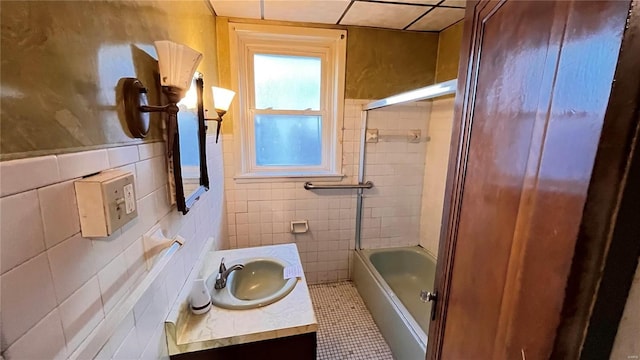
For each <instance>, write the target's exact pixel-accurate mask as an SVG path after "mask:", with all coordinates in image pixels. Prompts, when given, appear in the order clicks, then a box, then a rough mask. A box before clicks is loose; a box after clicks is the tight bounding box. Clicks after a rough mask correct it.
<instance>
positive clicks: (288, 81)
mask: <svg viewBox="0 0 640 360" xmlns="http://www.w3.org/2000/svg"><path fill="white" fill-rule="evenodd" d="M229 27H230V29H229V30H230V31H229V33H230V49H231V59H232V60H231V61H232V73H233V74H237V77H236V78H234V79H233V80H234V84H232V85H233V86H234V87H235V88H236V89H237V90H238V91H237V93H238V95H239V97H238V102H237V108H236V109H237V110H239V111H238V112H236V114H238V115H239V116H236V118H235V121H234V123H235V124H236V126H235V133H236V134H237V135H236V140H237V142H238V146H237V149H238V153H239V154H241V156H240V159H239V161H238V166H239V167H238V168H239V170H240V173H239V174H237V175H238V177H240V178H243V177H247V178H255V177H319V176H340V174H339V169H340V166H341V154H340V147H339V144H338V132H339V130H340V128H341V124H342V106H343V98H344V66H345V52H346V32H345V31H342V30H329V29H307V28H297V27H283V26H265V25H248V24H230V25H229Z"/></svg>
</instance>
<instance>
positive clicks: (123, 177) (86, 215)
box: [75, 170, 138, 237]
mask: <svg viewBox="0 0 640 360" xmlns="http://www.w3.org/2000/svg"><path fill="white" fill-rule="evenodd" d="M75 188H76V197H77V199H78V212H79V214H80V226H81V229H82V236H84V237H105V236H109V235H111V234H113V232H114V231H116V230H118V229H119V228H121V227H122V226H123V225H125V224H126V223H128V222H129V221H131V220H133V219H134V218H136V217H137V216H138V212H137V211H136V196H135V189H134V186H133V174H131V173H130V172H125V171H120V170H111V171H105V172H102V173H100V174H97V175H93V176H90V177H86V178H84V179H82V180H78V181H76V182H75Z"/></svg>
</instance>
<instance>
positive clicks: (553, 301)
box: [427, 0, 629, 359]
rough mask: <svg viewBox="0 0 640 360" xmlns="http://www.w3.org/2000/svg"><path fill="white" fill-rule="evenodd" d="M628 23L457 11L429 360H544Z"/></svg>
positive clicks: (563, 11)
mask: <svg viewBox="0 0 640 360" xmlns="http://www.w3.org/2000/svg"><path fill="white" fill-rule="evenodd" d="M628 10H629V1H515V0H506V1H481V2H471V3H468V5H467V14H466V17H465V35H464V37H463V49H462V54H461V63H460V65H461V66H460V72H459V77H458V78H459V89H458V95H457V99H456V112H455V119H456V122H457V125H456V128H455V129H454V141H453V145H452V154H457V156H455V157H452V162H451V164H450V168H449V180H448V181H449V183H448V190H447V192H448V194H449V195H448V196H449V198H448V200H449V201H448V203H449V208H447V209H445V210H446V211H448V214H449V220H448V223H447V225H446V226H445V227H444V229H443V238H445V242H444V244H443V246H441V247H440V249H441V250H440V254H439V264H438V271H437V275H436V284H435V289H436V290H437V291H438V293H439V297H440V299H439V302H440V304H438V306H437V310H436V321H434V322H432V324H431V327H430V333H429V344H428V355H427V357H428V358H432V359H436V358H442V359H546V358H549V356H550V354H551V351H552V348H553V343H554V338H555V331H556V329H557V327H558V324H559V321H560V313H561V310H562V306H563V297H564V291H565V288H566V286H567V278H568V276H569V272H570V269H571V261H572V257H573V252H574V249H575V245H576V238H577V233H578V230H579V227H580V224H581V219H582V214H583V208H584V204H585V200H586V196H587V190H588V187H589V182H590V178H591V173H592V169H593V164H594V159H595V157H596V152H597V149H598V142H599V138H600V133H601V129H602V124H603V119H604V113H605V111H606V108H607V103H608V99H609V94H610V90H611V85H612V81H613V74H614V71H615V67H616V63H617V58H618V53H619V49H620V43H621V39H622V36H623V33H624V29H625V21H626V18H627V13H628Z"/></svg>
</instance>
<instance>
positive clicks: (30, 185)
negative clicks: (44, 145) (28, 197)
mask: <svg viewBox="0 0 640 360" xmlns="http://www.w3.org/2000/svg"><path fill="white" fill-rule="evenodd" d="M58 181H60V174H59V173H58V158H57V157H56V156H53V155H51V156H41V157H37V158H30V159H20V160H14V161H3V162H0V183H1V184H2V186H1V187H0V196H7V195H11V194H17V193H19V192H23V191H27V190H31V189H37V188H39V187H41V186H45V185H48V184H53V183H56V182H58Z"/></svg>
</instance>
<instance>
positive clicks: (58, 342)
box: [4, 309, 68, 360]
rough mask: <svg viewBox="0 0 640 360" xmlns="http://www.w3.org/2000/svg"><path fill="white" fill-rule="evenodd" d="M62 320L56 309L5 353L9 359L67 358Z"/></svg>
mask: <svg viewBox="0 0 640 360" xmlns="http://www.w3.org/2000/svg"><path fill="white" fill-rule="evenodd" d="M67 355H68V354H67V345H66V343H65V340H64V333H63V332H62V320H60V314H59V312H58V309H54V310H53V311H51V312H50V313H49V314H48V315H47V316H45V317H44V319H42V320H41V321H40V322H39V323H38V324H36V325H35V326H34V327H32V328H31V329H30V330H29V331H28V332H27V333H26V334H25V335H24V336H22V337H21V338H20V339H19V340H18V341H16V342H15V343H13V345H11V347H10V348H9V349H7V351H6V352H5V353H4V356H5V357H6V358H7V359H12V358H14V359H56V360H57V359H66V358H67Z"/></svg>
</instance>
